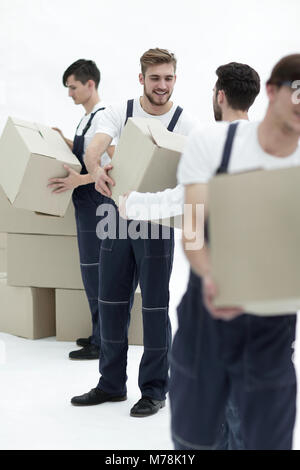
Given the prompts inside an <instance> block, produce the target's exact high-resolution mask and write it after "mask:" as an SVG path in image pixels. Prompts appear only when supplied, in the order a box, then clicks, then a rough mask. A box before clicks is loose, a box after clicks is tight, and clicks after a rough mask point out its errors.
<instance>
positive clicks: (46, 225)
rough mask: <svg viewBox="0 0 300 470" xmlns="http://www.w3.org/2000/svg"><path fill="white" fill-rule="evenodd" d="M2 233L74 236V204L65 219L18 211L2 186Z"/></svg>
mask: <svg viewBox="0 0 300 470" xmlns="http://www.w3.org/2000/svg"><path fill="white" fill-rule="evenodd" d="M0 232H10V233H38V234H51V235H73V236H74V235H76V222H75V215H74V206H73V203H72V201H71V202H70V204H69V206H68V208H67V211H66V213H65V215H64V217H56V216H53V215H46V214H41V213H37V212H30V211H27V210H25V209H17V208H16V207H14V206H12V205H11V203H10V202H9V200H8V199H7V197H6V195H5V193H4V191H3V189H2V187H1V186H0ZM2 235H3V234H2V233H0V236H2Z"/></svg>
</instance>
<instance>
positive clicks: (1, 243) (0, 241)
mask: <svg viewBox="0 0 300 470" xmlns="http://www.w3.org/2000/svg"><path fill="white" fill-rule="evenodd" d="M1 218H2V213H1V212H0V219H1ZM6 245H7V234H6V233H0V249H4V248H6Z"/></svg>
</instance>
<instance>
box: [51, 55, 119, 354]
mask: <svg viewBox="0 0 300 470" xmlns="http://www.w3.org/2000/svg"><path fill="white" fill-rule="evenodd" d="M62 81H63V85H64V86H65V87H67V88H68V90H69V96H70V97H71V98H72V99H73V101H74V103H75V104H76V105H82V106H83V107H84V109H85V114H84V116H83V117H82V119H81V121H80V123H79V125H78V126H77V129H76V134H75V137H74V140H73V141H72V140H70V139H67V138H66V137H64V135H63V133H62V132H61V130H60V129H57V128H55V130H57V131H58V132H59V133H60V134H61V136H62V137H63V139H64V140H65V142H66V143H67V144H68V146H69V147H70V149H71V150H72V152H73V153H74V154H75V155H76V156H77V158H78V160H79V161H80V163H81V165H82V170H81V172H80V174H79V173H77V172H76V171H74V170H72V168H69V167H68V166H67V165H65V168H66V169H67V171H68V176H67V177H65V178H52V179H50V181H49V186H50V187H51V188H52V189H53V193H54V194H58V193H61V192H64V191H67V190H73V194H72V199H73V203H74V208H75V218H76V226H77V238H78V248H79V255H80V268H81V275H82V281H83V285H84V288H85V292H86V295H87V298H88V302H89V307H90V312H91V318H92V334H91V336H90V337H89V338H78V339H77V341H76V343H77V345H78V346H81V347H82V348H81V349H78V350H76V351H72V352H70V354H69V358H70V359H76V360H89V359H99V351H100V332H99V313H98V284H99V282H98V263H99V250H100V246H101V240H100V239H99V238H98V237H97V235H96V226H97V223H98V222H99V220H100V217H97V216H96V211H97V208H98V206H99V205H100V204H102V203H103V202H107V200H106V198H104V196H102V195H101V194H99V193H98V192H97V191H95V187H94V182H93V179H92V178H91V176H90V175H89V174H88V172H87V170H86V168H85V165H84V162H83V155H84V153H85V151H86V149H87V146H88V145H89V143H90V142H91V140H92V138H93V136H94V134H95V131H96V128H97V126H98V123H99V118H100V116H101V113H102V112H103V110H104V109H105V108H106V106H107V105H106V104H105V103H104V102H103V101H102V100H100V97H99V93H98V86H99V82H100V71H99V69H98V67H97V66H96V64H95V62H93V61H92V60H85V59H79V60H77V61H76V62H74V63H73V64H71V65H70V66H69V67H68V68H67V69H66V71H65V72H64V74H63V80H62ZM108 152H109V153H110V154H111V155H112V153H113V147H110V148H109V149H108ZM109 162H110V157H109V155H108V153H106V152H105V153H104V154H103V156H102V160H101V164H102V165H106V164H107V163H109ZM105 200H106V201H105Z"/></svg>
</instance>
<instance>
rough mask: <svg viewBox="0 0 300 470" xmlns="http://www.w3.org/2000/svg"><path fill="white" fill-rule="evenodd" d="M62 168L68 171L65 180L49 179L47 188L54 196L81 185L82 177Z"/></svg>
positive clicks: (68, 168)
mask: <svg viewBox="0 0 300 470" xmlns="http://www.w3.org/2000/svg"><path fill="white" fill-rule="evenodd" d="M64 168H65V169H66V170H68V172H69V174H68V176H66V177H65V178H50V179H49V184H48V185H47V187H48V188H51V189H52V192H53V193H55V194H59V193H64V192H65V191H70V190H73V189H75V188H77V187H78V186H81V184H82V181H81V180H82V176H83V175H80V174H79V173H77V171H75V170H73V169H72V168H70V167H68V165H64Z"/></svg>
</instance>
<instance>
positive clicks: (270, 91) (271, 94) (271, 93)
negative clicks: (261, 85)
mask: <svg viewBox="0 0 300 470" xmlns="http://www.w3.org/2000/svg"><path fill="white" fill-rule="evenodd" d="M266 92H267V96H268V98H269V101H270V103H272V101H274V98H275V96H276V95H277V92H278V87H277V86H276V85H273V84H269V85H266Z"/></svg>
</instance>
